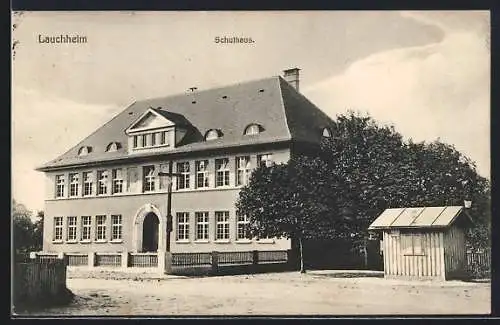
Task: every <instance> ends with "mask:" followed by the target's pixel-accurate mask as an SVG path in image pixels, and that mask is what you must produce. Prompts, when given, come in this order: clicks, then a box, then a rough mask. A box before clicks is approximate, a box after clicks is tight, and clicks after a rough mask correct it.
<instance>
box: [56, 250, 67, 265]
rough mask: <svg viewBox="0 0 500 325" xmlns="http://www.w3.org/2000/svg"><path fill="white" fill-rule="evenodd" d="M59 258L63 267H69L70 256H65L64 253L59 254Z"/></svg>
mask: <svg viewBox="0 0 500 325" xmlns="http://www.w3.org/2000/svg"><path fill="white" fill-rule="evenodd" d="M57 258H58V259H60V260H62V262H63V265H68V259H69V256H68V255H66V254H64V253H63V252H59V253H57Z"/></svg>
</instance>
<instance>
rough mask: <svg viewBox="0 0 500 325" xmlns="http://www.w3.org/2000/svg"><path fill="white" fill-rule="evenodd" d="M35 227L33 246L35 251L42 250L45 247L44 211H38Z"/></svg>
mask: <svg viewBox="0 0 500 325" xmlns="http://www.w3.org/2000/svg"><path fill="white" fill-rule="evenodd" d="M36 219H37V220H36V221H35V223H34V229H33V248H34V250H35V251H40V250H42V248H43V219H44V212H43V211H38V213H37V216H36Z"/></svg>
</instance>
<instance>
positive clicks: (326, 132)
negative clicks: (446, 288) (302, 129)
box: [323, 128, 332, 138]
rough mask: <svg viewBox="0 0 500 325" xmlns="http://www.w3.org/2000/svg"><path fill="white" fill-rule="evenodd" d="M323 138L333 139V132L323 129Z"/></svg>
mask: <svg viewBox="0 0 500 325" xmlns="http://www.w3.org/2000/svg"><path fill="white" fill-rule="evenodd" d="M323 137H324V138H331V137H332V131H330V129H329V128H324V129H323Z"/></svg>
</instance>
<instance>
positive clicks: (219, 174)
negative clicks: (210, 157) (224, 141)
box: [215, 158, 230, 187]
mask: <svg viewBox="0 0 500 325" xmlns="http://www.w3.org/2000/svg"><path fill="white" fill-rule="evenodd" d="M229 175H230V167H229V158H217V159H215V187H228V186H229V184H230V181H229ZM219 180H220V181H221V182H220V183H219Z"/></svg>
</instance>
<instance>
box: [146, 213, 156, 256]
mask: <svg viewBox="0 0 500 325" xmlns="http://www.w3.org/2000/svg"><path fill="white" fill-rule="evenodd" d="M159 224H160V219H159V218H158V216H157V215H156V214H155V213H154V212H149V213H148V214H147V215H146V216H145V217H144V223H143V225H142V251H143V252H156V251H157V250H158V230H159V227H158V225H159Z"/></svg>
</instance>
